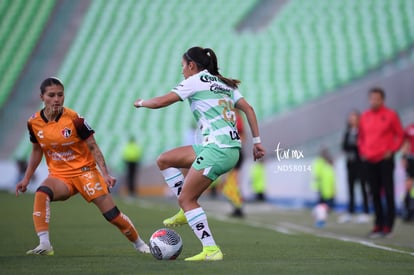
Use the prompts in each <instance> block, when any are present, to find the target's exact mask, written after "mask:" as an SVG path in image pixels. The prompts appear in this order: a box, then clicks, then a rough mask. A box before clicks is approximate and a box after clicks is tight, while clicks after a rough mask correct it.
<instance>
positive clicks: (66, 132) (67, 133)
mask: <svg viewBox="0 0 414 275" xmlns="http://www.w3.org/2000/svg"><path fill="white" fill-rule="evenodd" d="M61 133H62V136H64V137H65V138H69V137H70V136H71V135H72V130H71V129H69V128H65V129H63V130H62V131H61Z"/></svg>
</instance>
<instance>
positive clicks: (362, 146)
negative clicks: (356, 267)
mask: <svg viewBox="0 0 414 275" xmlns="http://www.w3.org/2000/svg"><path fill="white" fill-rule="evenodd" d="M384 101H385V92H384V90H382V89H381V88H378V87H376V88H372V89H371V90H370V91H369V104H370V109H368V110H367V111H365V112H364V113H363V114H362V115H361V119H360V124H359V135H358V149H359V152H360V154H361V157H362V159H363V160H365V161H366V169H367V177H368V182H369V184H370V187H371V188H370V189H371V195H372V200H373V204H374V210H375V223H374V228H373V230H372V231H371V233H370V235H369V237H371V238H377V237H381V236H384V237H386V236H389V235H390V234H391V232H392V229H393V226H394V220H395V202H394V153H395V152H396V151H398V150H399V148H400V147H401V144H402V142H403V138H404V131H403V128H402V126H401V122H400V120H399V118H398V115H397V113H396V112H395V111H393V110H391V109H389V108H387V107H386V106H385V105H384ZM382 192H383V193H384V195H385V199H386V209H383V206H382V202H381V195H382ZM384 210H385V211H384Z"/></svg>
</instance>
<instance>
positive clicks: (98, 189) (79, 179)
mask: <svg viewBox="0 0 414 275" xmlns="http://www.w3.org/2000/svg"><path fill="white" fill-rule="evenodd" d="M49 177H51V178H56V179H59V180H61V181H62V182H63V183H65V184H66V186H67V187H68V188H69V192H70V196H74V195H76V194H77V193H80V194H81V195H82V197H83V198H84V199H85V200H86V201H87V202H91V201H92V200H94V199H96V198H98V197H100V196H103V195H106V194H109V189H108V186H107V185H106V183H105V180H104V178H103V177H102V175H101V173H100V172H99V171H98V170H97V169H93V170H90V171H87V172H83V173H82V174H81V175H78V176H68V177H62V176H57V175H53V174H52V175H49Z"/></svg>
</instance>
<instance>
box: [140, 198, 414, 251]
mask: <svg viewBox="0 0 414 275" xmlns="http://www.w3.org/2000/svg"><path fill="white" fill-rule="evenodd" d="M136 205H138V206H140V207H143V208H148V209H154V207H157V208H158V209H163V210H166V209H170V207H167V206H163V205H157V204H155V203H153V202H149V201H139V202H137V203H136ZM208 216H209V217H211V218H213V219H215V220H218V221H223V222H227V223H234V224H246V225H249V226H252V227H256V228H265V229H269V230H273V231H276V232H279V233H281V234H286V235H294V234H295V231H298V232H302V233H308V234H311V235H314V236H318V237H322V238H329V239H335V240H339V241H343V242H351V243H357V244H360V245H363V246H367V247H371V248H376V249H380V250H384V251H389V252H395V253H401V254H407V255H411V256H414V252H409V251H404V250H399V249H395V248H391V247H388V246H383V245H378V244H375V243H373V242H369V241H366V240H363V239H358V238H352V237H346V236H341V235H338V234H335V233H329V232H320V231H318V230H315V229H313V228H310V227H306V226H301V225H297V224H294V223H290V222H282V223H280V224H281V225H270V224H264V223H261V222H257V221H249V220H240V221H238V220H235V219H231V218H229V217H227V216H225V215H221V214H217V213H209V214H208ZM292 230H293V231H292Z"/></svg>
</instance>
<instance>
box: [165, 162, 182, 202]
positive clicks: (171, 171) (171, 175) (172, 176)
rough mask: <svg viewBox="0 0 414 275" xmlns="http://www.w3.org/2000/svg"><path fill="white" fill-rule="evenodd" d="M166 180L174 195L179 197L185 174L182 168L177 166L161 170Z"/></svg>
mask: <svg viewBox="0 0 414 275" xmlns="http://www.w3.org/2000/svg"><path fill="white" fill-rule="evenodd" d="M161 174H162V175H163V177H164V179H165V182H166V183H167V184H168V186H169V187H170V189H171V191H173V193H174V195H176V196H177V197H178V196H179V195H180V193H181V189H182V188H183V183H184V176H183V173H181V171H180V169H177V168H167V169H165V170H162V171H161Z"/></svg>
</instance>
